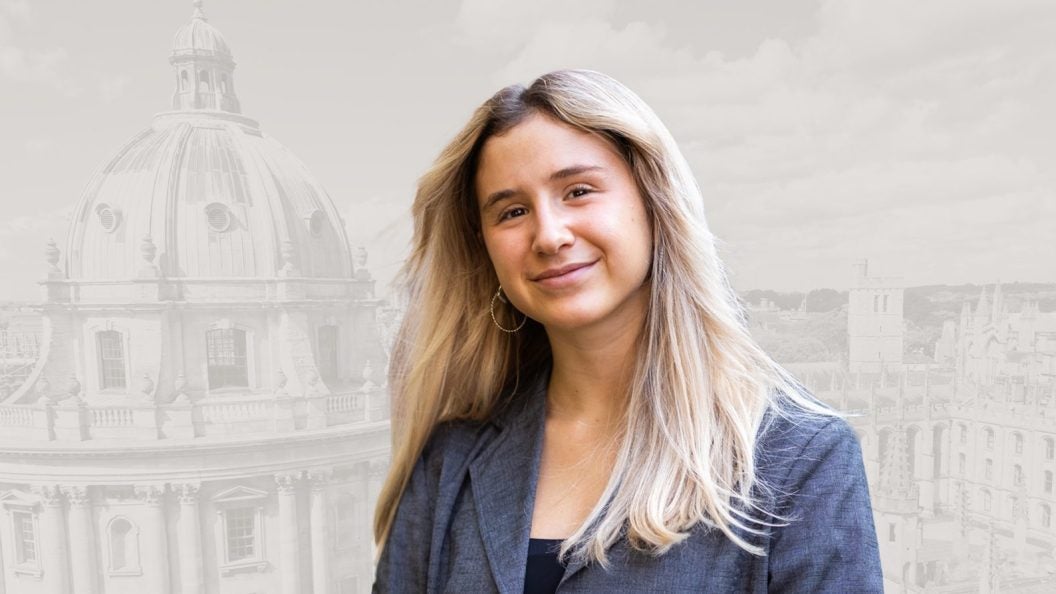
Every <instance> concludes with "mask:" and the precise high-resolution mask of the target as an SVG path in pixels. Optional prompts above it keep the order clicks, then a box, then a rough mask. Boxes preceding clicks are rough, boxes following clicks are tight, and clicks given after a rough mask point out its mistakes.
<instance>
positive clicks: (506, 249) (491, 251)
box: [484, 235, 514, 282]
mask: <svg viewBox="0 0 1056 594" xmlns="http://www.w3.org/2000/svg"><path fill="white" fill-rule="evenodd" d="M484 247H485V248H487V251H488V260H490V261H491V267H492V268H493V269H494V270H495V275H496V276H498V278H499V281H500V282H501V281H502V280H504V279H505V278H507V277H508V275H509V273H510V270H511V269H512V268H513V265H514V259H513V254H514V249H513V246H512V245H510V242H509V241H505V240H504V238H501V237H488V236H486V235H485V237H484Z"/></svg>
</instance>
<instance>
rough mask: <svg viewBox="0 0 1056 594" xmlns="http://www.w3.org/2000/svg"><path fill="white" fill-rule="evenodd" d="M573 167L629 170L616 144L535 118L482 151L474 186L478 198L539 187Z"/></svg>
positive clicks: (551, 120) (496, 138)
mask: <svg viewBox="0 0 1056 594" xmlns="http://www.w3.org/2000/svg"><path fill="white" fill-rule="evenodd" d="M571 165H588V166H600V167H603V168H605V169H613V168H620V167H625V165H624V163H623V159H622V157H621V156H620V155H619V153H618V152H617V151H616V149H615V147H613V146H612V144H611V143H610V142H609V141H607V140H605V139H604V138H602V137H601V136H599V135H597V134H592V133H590V132H585V131H583V130H579V129H577V128H573V127H572V126H569V125H568V124H565V123H564V122H560V121H558V120H555V119H554V118H552V117H550V116H546V115H542V114H532V115H531V116H529V117H528V118H526V119H525V120H524V121H523V122H521V123H519V124H517V125H516V126H514V127H513V128H510V129H509V130H507V131H506V132H504V133H503V134H500V135H496V136H492V137H491V138H489V139H488V140H486V141H485V142H484V146H483V147H482V148H481V152H480V160H479V162H478V165H477V171H476V174H475V179H474V182H475V184H476V189H477V195H478V198H479V197H480V196H482V195H486V194H487V193H489V192H493V191H496V190H502V189H507V188H513V187H514V186H518V185H523V184H531V183H538V182H540V181H542V180H545V179H548V178H549V176H550V175H551V174H553V173H554V172H556V171H560V170H561V169H564V168H567V167H569V166H571Z"/></svg>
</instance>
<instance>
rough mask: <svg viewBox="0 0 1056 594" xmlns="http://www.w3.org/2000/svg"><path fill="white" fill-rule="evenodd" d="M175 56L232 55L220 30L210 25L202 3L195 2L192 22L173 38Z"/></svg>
mask: <svg viewBox="0 0 1056 594" xmlns="http://www.w3.org/2000/svg"><path fill="white" fill-rule="evenodd" d="M172 53H173V55H174V56H178V55H183V54H198V55H222V56H228V57H230V56H231V48H230V47H228V45H227V40H226V39H224V36H223V35H221V34H220V31H218V30H217V29H216V27H213V26H212V25H210V24H209V23H208V22H207V21H206V18H205V14H204V13H203V12H202V3H201V2H200V1H196V2H195V3H194V15H193V16H192V17H191V22H190V23H187V24H186V25H184V26H182V27H180V28H179V30H177V31H176V36H175V37H174V38H173V40H172Z"/></svg>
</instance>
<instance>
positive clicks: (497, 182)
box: [475, 114, 652, 332]
mask: <svg viewBox="0 0 1056 594" xmlns="http://www.w3.org/2000/svg"><path fill="white" fill-rule="evenodd" d="M475 181H476V192H477V204H478V206H479V208H480V220H481V233H482V235H483V239H484V244H485V246H486V247H487V250H488V256H489V257H490V258H491V263H492V265H493V266H494V267H495V273H496V275H497V276H498V278H499V283H500V284H501V285H502V288H503V292H505V293H506V295H507V296H509V298H510V301H511V302H512V303H513V305H514V306H516V307H517V309H518V310H520V311H522V312H524V313H525V314H527V315H528V316H530V317H531V318H532V319H534V320H536V321H538V322H540V323H541V324H543V326H545V327H546V328H547V331H548V332H552V331H566V330H580V329H586V328H592V327H599V328H600V327H609V328H611V329H618V328H620V327H623V326H624V325H626V324H632V325H634V326H633V327H635V328H637V326H638V324H640V323H641V320H642V319H643V318H644V315H645V310H646V307H647V304H648V299H649V298H648V286H647V285H646V283H645V281H646V278H647V276H648V273H649V267H650V264H651V258H652V232H651V230H650V224H649V219H648V216H647V213H646V211H645V204H644V202H643V200H642V197H641V194H640V193H639V191H638V186H637V184H636V183H635V181H634V177H633V176H632V175H631V171H630V168H629V167H628V166H627V164H626V163H625V162H624V160H623V158H622V157H621V156H620V155H619V153H617V151H616V149H615V148H614V147H613V146H612V145H611V144H610V143H609V142H607V141H606V140H604V139H602V138H600V137H598V136H596V135H593V134H588V133H586V132H583V131H580V130H577V129H575V128H572V127H571V126H568V125H567V124H564V123H562V122H559V121H557V120H555V119H553V118H551V117H549V116H545V115H541V114H533V115H531V116H529V117H528V118H527V119H525V120H524V121H523V122H521V123H520V124H518V125H516V126H515V127H513V128H512V129H510V130H508V131H507V132H505V133H504V134H502V135H499V136H493V137H491V138H489V139H488V140H487V141H485V143H484V146H483V148H482V151H481V156H480V162H479V166H478V169H477V173H476V180H475Z"/></svg>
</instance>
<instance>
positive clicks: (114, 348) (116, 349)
mask: <svg viewBox="0 0 1056 594" xmlns="http://www.w3.org/2000/svg"><path fill="white" fill-rule="evenodd" d="M96 345H97V346H98V349H99V388H101V389H103V390H107V389H123V388H126V387H127V385H128V384H127V382H126V380H125V346H124V344H123V343H122V341H121V333H120V332H118V331H117V330H104V331H102V332H98V333H96Z"/></svg>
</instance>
